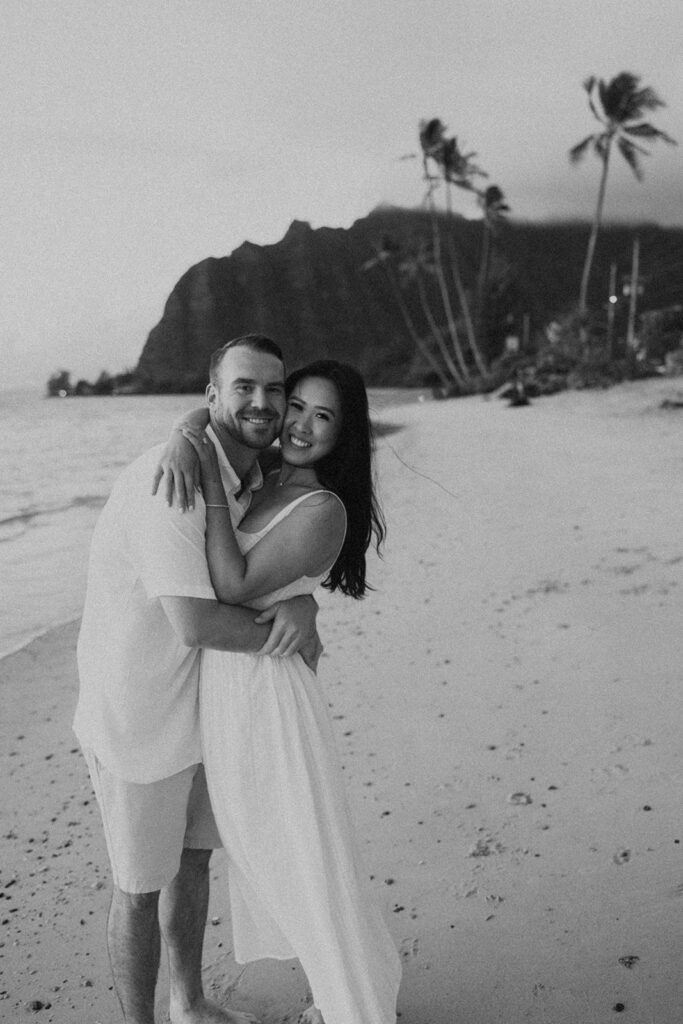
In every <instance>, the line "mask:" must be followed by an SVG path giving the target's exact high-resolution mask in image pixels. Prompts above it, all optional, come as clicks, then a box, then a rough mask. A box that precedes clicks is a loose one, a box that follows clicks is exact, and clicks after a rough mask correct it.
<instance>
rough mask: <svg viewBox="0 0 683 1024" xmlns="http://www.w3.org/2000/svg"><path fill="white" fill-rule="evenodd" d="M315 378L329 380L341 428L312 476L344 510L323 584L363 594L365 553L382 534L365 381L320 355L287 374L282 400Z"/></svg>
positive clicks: (349, 368) (377, 544) (365, 586)
mask: <svg viewBox="0 0 683 1024" xmlns="http://www.w3.org/2000/svg"><path fill="white" fill-rule="evenodd" d="M308 377H321V378H323V379H324V380H329V381H331V383H332V384H334V386H335V387H336V389H337V391H338V393H339V400H340V403H341V431H340V434H339V438H338V440H337V443H336V445H335V446H334V448H333V449H332V451H331V452H329V453H328V454H327V455H325V456H323V458H322V459H320V461H319V462H316V464H315V472H316V476H317V477H318V480H319V481H320V483H321V484H322V486H323V487H325V488H326V489H327V490H330V491H333V492H334V493H335V494H336V495H337V497H338V498H340V499H341V501H342V502H343V504H344V508H345V509H346V518H347V525H346V537H345V538H344V544H343V546H342V549H341V551H340V552H339V557H338V558H337V561H336V562H335V563H334V565H333V566H332V568H331V570H330V573H329V575H328V577H327V579H326V580H325V581H324V583H323V586H324V587H326V588H327V589H328V590H333V591H334V590H337V589H339V590H341V592H342V593H343V594H348V595H349V596H350V597H356V598H360V597H363V596H364V594H365V591H366V590H368V589H372V588H371V587H370V585H369V584H368V583H366V581H365V552H366V551H367V550H368V548H369V546H370V544H371V542H372V537H373V534H374V537H375V547H376V549H377V551H378V552H379V550H380V548H381V545H382V542H383V541H384V536H385V533H386V524H385V522H384V516H383V515H382V510H381V508H380V506H379V502H378V500H377V497H376V495H375V487H374V480H373V472H372V450H373V434H372V424H371V422H370V412H369V410H368V396H367V392H366V390H365V383H364V381H363V378H362V377H361V375H360V373H359V372H358V370H356V369H354V367H353V366H349V365H347V364H346V363H339V362H337V360H336V359H320V360H318V361H317V362H315V363H309V364H308V365H307V366H303V367H301V369H300V370H295V371H294V372H293V373H290V375H289V376H288V377H287V380H286V382H285V391H286V394H287V398H289V396H290V394H291V393H292V391H293V390H294V387H295V385H296V384H298V382H299V381H300V380H304V379H306V378H308Z"/></svg>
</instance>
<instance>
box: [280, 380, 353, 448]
mask: <svg viewBox="0 0 683 1024" xmlns="http://www.w3.org/2000/svg"><path fill="white" fill-rule="evenodd" d="M341 420H342V413H341V401H340V399H339V392H338V391H337V388H336V385H334V384H333V383H332V381H329V380H326V379H325V378H324V377H303V378H302V379H301V380H300V381H298V383H297V384H295V385H294V389H293V391H292V393H291V395H290V396H289V399H288V402H287V409H286V411H285V419H284V423H283V426H282V432H281V434H280V445H281V448H282V457H283V459H284V460H285V462H288V463H290V464H291V465H294V466H312V465H313V464H314V463H316V462H318V460H319V459H322V458H323V456H324V455H328V454H329V452H331V451H332V449H333V448H334V446H335V445H336V443H337V441H338V440H339V434H340V432H341Z"/></svg>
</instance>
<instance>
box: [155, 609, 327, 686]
mask: <svg viewBox="0 0 683 1024" xmlns="http://www.w3.org/2000/svg"><path fill="white" fill-rule="evenodd" d="M160 601H161V606H162V608H163V609H164V612H165V613H166V616H167V617H168V620H169V622H170V623H171V626H172V627H173V630H174V632H175V634H176V636H177V637H178V639H179V640H180V641H181V643H183V644H185V646H186V647H212V648H214V649H215V650H219V651H240V652H251V653H255V654H262V655H269V656H271V657H287V656H290V655H292V654H296V653H297V652H298V653H299V654H301V657H302V658H303V659H304V661H305V662H306V664H307V665H308V666H309V668H311V669H312V671H314V672H315V669H316V666H317V663H318V659H319V657H320V653H321V650H322V647H321V644H320V639H319V637H318V634H317V631H316V616H317V614H318V605H317V602H316V601H315V600H314V599H313V598H312V597H311V596H310V595H302V596H301V597H293V598H290V599H289V600H288V601H280V602H278V603H277V604H276V605H273V607H272V608H269V609H268V610H267V611H265V612H261V613H260V614H259V615H255V613H254V609H253V608H241V607H238V606H235V605H226V604H221V603H220V602H219V601H211V600H207V599H205V598H201V597H161V598H160Z"/></svg>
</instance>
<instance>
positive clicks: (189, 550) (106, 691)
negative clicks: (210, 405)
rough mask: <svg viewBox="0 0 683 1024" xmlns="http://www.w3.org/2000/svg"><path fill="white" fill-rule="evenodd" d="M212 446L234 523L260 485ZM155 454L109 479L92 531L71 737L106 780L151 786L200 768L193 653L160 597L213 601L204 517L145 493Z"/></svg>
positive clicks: (255, 475) (198, 508)
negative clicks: (244, 481) (109, 776)
mask: <svg viewBox="0 0 683 1024" xmlns="http://www.w3.org/2000/svg"><path fill="white" fill-rule="evenodd" d="M209 435H210V436H211V437H212V440H213V441H214V443H215V445H216V448H217V451H218V456H219V462H220V467H221V476H222V479H223V484H224V486H225V491H226V494H227V496H228V504H229V506H230V514H231V518H232V520H233V523H234V524H235V525H236V524H237V523H239V522H240V520H241V519H242V517H243V516H244V514H245V512H246V511H247V509H248V507H249V502H250V500H251V491H252V490H254V489H256V488H257V487H259V486H261V484H262V477H261V472H260V469H259V468H258V466H256V467H254V470H253V471H252V476H251V478H250V480H249V484H248V489H245V492H244V494H243V495H242V496H241V497H240V499H239V500H238V499H237V497H236V495H237V493H238V492H239V490H240V487H241V484H240V481H239V479H238V477H237V475H236V474H235V472H234V471H233V469H232V467H231V466H230V463H229V462H228V460H227V458H226V456H225V453H224V452H223V449H222V448H221V446H220V445H219V444H218V442H217V441H216V438H215V435H213V433H212V432H211V431H209ZM161 451H162V446H158V447H156V448H152V449H150V451H148V452H146V453H145V454H144V455H142V456H141V457H140V458H139V459H137V460H136V461H135V462H133V463H132V464H131V465H130V466H128V468H127V469H126V470H124V472H123V473H122V474H121V476H120V477H119V479H118V480H117V482H116V484H115V485H114V488H113V490H112V493H111V496H110V498H109V500H108V501H107V504H106V505H105V506H104V509H103V510H102V514H101V516H100V518H99V520H98V522H97V525H96V527H95V531H94V533H93V539H92V546H91V551H90V562H89V566H88V586H87V592H86V598H85V607H84V610H83V620H82V623H81V630H80V635H79V639H78V671H79V677H80V693H79V699H78V706H77V708H76V717H75V720H74V730H75V732H76V735H77V736H78V739H79V741H80V743H81V745H82V746H84V747H90V748H91V749H92V750H94V752H95V754H96V755H97V757H98V759H99V760H100V761H101V762H102V764H104V765H105V766H106V767H107V768H108V769H109V771H111V772H112V773H113V774H115V775H118V776H120V777H121V778H124V779H127V780H128V781H130V782H154V781H156V780H157V779H162V778H167V777H168V776H170V775H173V774H175V773H176V772H179V771H182V769H183V768H187V767H188V765H191V764H196V763H197V762H199V761H201V752H200V742H199V723H198V714H197V712H198V682H199V649H198V648H190V647H186V646H185V645H184V644H182V643H181V641H180V640H179V639H178V637H177V636H176V634H175V632H174V630H173V628H172V626H171V623H170V622H169V620H168V618H167V616H166V614H165V613H164V610H163V607H162V605H161V601H160V598H161V597H199V598H206V599H208V600H216V595H215V593H214V590H213V587H212V586H211V579H210V577H209V569H208V565H207V561H206V554H205V528H206V510H205V506H204V502H203V501H202V499H201V497H198V499H197V501H196V502H195V508H194V510H193V511H191V512H190V511H188V512H184V513H180V512H178V511H177V510H176V509H169V508H168V506H167V505H166V501H165V497H164V495H163V494H162V493H161V491H163V488H161V491H160V493H159V494H157V495H156V496H154V497H153V496H152V494H151V485H152V477H153V474H154V470H155V468H156V466H157V463H158V461H159V455H160V453H161Z"/></svg>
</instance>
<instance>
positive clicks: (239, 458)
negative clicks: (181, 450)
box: [211, 416, 259, 485]
mask: <svg viewBox="0 0 683 1024" xmlns="http://www.w3.org/2000/svg"><path fill="white" fill-rule="evenodd" d="M211 429H212V430H213V432H214V434H215V435H216V437H217V438H218V442H219V444H220V446H221V448H222V449H223V451H224V452H225V454H226V457H227V459H228V462H229V463H230V465H231V466H232V468H233V469H234V471H235V473H236V474H237V476H238V477H239V478H240V480H241V481H242V484H243V485H244V482H245V480H246V478H247V477H248V476H249V473H250V472H251V470H252V469H253V468H254V465H255V464H256V460H257V459H258V455H259V453H258V451H257V450H255V449H253V448H247V447H246V446H245V445H243V444H240V443H239V441H236V440H235V439H234V437H231V436H230V434H228V433H227V431H225V430H222V429H221V427H219V426H218V425H217V423H216V422H215V420H214V418H213V416H211Z"/></svg>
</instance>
